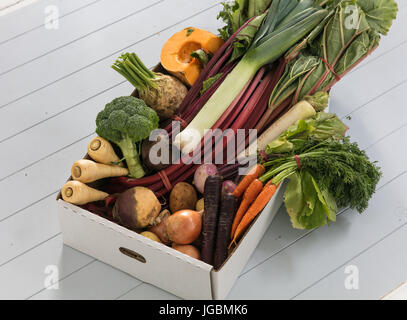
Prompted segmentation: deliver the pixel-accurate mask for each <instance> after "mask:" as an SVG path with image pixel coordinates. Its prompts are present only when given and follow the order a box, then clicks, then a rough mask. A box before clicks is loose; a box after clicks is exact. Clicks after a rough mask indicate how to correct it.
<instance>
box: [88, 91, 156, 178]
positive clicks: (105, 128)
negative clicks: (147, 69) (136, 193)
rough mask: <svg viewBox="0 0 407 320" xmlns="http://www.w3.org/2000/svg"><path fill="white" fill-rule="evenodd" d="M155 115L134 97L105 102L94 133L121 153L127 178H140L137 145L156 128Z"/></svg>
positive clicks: (141, 175)
mask: <svg viewBox="0 0 407 320" xmlns="http://www.w3.org/2000/svg"><path fill="white" fill-rule="evenodd" d="M158 122H159V118H158V116H157V113H156V112H155V111H154V110H153V109H151V108H150V107H148V106H147V105H146V103H145V102H144V101H143V100H141V99H137V98H134V97H120V98H116V99H114V100H113V101H112V102H110V103H108V104H107V105H106V107H105V109H104V110H102V111H101V112H99V114H98V116H97V118H96V133H97V134H98V135H99V136H100V137H102V138H105V139H107V140H109V141H111V142H114V143H115V144H117V145H118V146H119V147H120V149H121V150H122V152H123V156H124V158H125V159H126V163H127V167H128V168H129V172H130V176H131V177H133V178H141V177H143V176H144V174H145V172H144V170H143V167H142V165H141V162H140V157H139V154H138V150H139V143H140V142H141V141H142V140H144V139H146V138H148V137H149V135H150V133H151V132H152V131H153V130H155V129H157V128H158Z"/></svg>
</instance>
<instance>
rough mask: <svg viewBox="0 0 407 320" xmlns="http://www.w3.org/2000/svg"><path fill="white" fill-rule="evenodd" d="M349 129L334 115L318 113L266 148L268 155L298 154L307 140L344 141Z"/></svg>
mask: <svg viewBox="0 0 407 320" xmlns="http://www.w3.org/2000/svg"><path fill="white" fill-rule="evenodd" d="M347 129H348V127H347V126H346V125H345V124H344V123H343V122H342V121H341V120H340V119H339V118H338V117H337V116H336V115H335V114H333V113H326V112H318V113H317V114H316V115H315V116H313V117H312V118H309V119H305V120H299V121H297V122H296V123H295V124H293V125H292V126H290V127H289V128H288V129H287V130H286V131H284V132H283V133H282V134H281V136H280V137H279V138H278V139H276V140H274V141H272V142H271V143H269V144H268V145H267V146H266V149H265V152H266V154H269V155H270V154H281V153H298V152H300V151H301V150H303V148H304V146H305V145H307V140H309V139H312V140H314V141H324V140H327V139H336V140H339V139H342V138H343V137H344V136H345V133H346V131H347Z"/></svg>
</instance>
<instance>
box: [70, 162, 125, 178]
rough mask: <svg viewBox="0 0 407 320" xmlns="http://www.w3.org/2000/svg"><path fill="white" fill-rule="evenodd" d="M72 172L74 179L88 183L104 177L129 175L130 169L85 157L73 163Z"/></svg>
mask: <svg viewBox="0 0 407 320" xmlns="http://www.w3.org/2000/svg"><path fill="white" fill-rule="evenodd" d="M71 174H72V178H73V179H74V180H77V181H80V182H83V183H88V182H93V181H96V180H99V179H103V178H109V177H120V176H127V175H128V174H129V170H127V169H126V168H121V167H118V166H109V165H106V164H101V163H96V162H93V161H91V160H84V159H83V160H79V161H76V162H75V163H74V164H73V166H72V169H71Z"/></svg>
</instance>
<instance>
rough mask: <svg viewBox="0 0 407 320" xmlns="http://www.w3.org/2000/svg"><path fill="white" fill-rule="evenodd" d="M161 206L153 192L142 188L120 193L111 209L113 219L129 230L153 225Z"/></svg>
mask: <svg viewBox="0 0 407 320" xmlns="http://www.w3.org/2000/svg"><path fill="white" fill-rule="evenodd" d="M160 211H161V204H160V202H159V201H158V199H157V197H156V196H155V194H154V192H152V191H151V190H150V189H147V188H144V187H135V188H131V189H129V190H127V191H125V192H123V193H121V194H120V195H119V196H118V197H117V200H116V203H115V205H114V207H113V217H114V218H115V219H117V220H118V221H119V222H120V223H121V224H122V225H124V226H125V227H128V228H130V229H142V228H146V227H148V226H151V225H154V224H155V223H156V219H157V217H158V216H159V214H160Z"/></svg>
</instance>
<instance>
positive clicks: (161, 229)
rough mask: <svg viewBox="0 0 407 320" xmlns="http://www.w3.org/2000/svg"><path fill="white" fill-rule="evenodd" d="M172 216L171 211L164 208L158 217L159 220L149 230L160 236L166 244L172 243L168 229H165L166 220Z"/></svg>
mask: <svg viewBox="0 0 407 320" xmlns="http://www.w3.org/2000/svg"><path fill="white" fill-rule="evenodd" d="M169 217H170V212H169V211H168V210H164V211H162V212H161V213H160V216H159V217H158V218H157V221H158V220H159V222H158V223H157V224H156V225H154V226H151V227H150V228H149V229H148V231H150V232H152V233H154V234H155V235H156V236H158V238H160V240H161V242H162V243H164V244H165V245H167V246H168V245H170V244H171V241H170V239H169V238H168V235H167V231H166V229H165V222H166V221H167V219H168V218H169Z"/></svg>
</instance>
